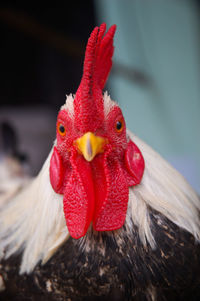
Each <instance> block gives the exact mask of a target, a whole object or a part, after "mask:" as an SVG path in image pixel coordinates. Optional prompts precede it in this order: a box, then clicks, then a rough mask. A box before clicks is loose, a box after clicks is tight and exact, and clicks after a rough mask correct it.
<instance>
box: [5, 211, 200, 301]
mask: <svg viewBox="0 0 200 301" xmlns="http://www.w3.org/2000/svg"><path fill="white" fill-rule="evenodd" d="M150 219H151V229H152V232H153V235H154V236H155V240H156V241H157V248H156V249H155V250H152V248H151V247H150V246H149V245H147V246H146V247H144V246H143V244H142V243H141V241H140V239H139V236H138V229H137V227H135V226H134V225H133V228H132V233H131V235H127V229H126V225H125V226H124V227H123V229H122V231H123V238H122V236H121V235H118V234H117V233H115V232H110V233H102V234H101V233H97V232H96V233H94V232H93V230H91V232H90V233H88V234H87V236H86V237H85V238H82V239H81V240H78V241H77V240H74V239H71V238H70V239H69V241H68V242H67V243H65V244H64V245H63V246H62V247H61V248H60V249H59V250H58V251H57V252H56V253H55V254H54V256H53V257H52V258H51V260H50V261H49V262H48V263H47V264H46V265H45V266H40V265H39V266H37V267H36V269H35V270H34V272H33V273H32V274H31V275H29V276H28V275H23V276H20V277H19V275H18V266H19V260H18V259H17V258H12V259H10V260H8V261H7V262H3V265H2V266H1V275H2V276H3V278H4V280H5V285H6V287H7V290H6V291H5V292H4V293H3V294H2V295H0V296H1V298H2V299H1V300H63V301H64V300H72V301H73V300H74V301H75V300H77V301H78V300H158V301H159V300H166V301H167V300H170V301H173V300H199V297H200V291H199V286H200V275H199V274H200V273H199V270H200V247H199V245H198V244H197V243H196V242H195V240H194V237H193V236H192V235H191V234H189V233H187V232H186V231H184V230H181V229H180V228H178V227H177V226H176V225H175V224H173V223H172V222H170V221H169V220H168V219H167V218H165V217H164V216H163V215H162V214H159V213H158V212H156V211H154V210H150ZM86 240H89V241H90V246H88V247H87V248H83V245H84V244H85V243H86ZM87 244H88V242H87ZM83 250H84V251H83Z"/></svg>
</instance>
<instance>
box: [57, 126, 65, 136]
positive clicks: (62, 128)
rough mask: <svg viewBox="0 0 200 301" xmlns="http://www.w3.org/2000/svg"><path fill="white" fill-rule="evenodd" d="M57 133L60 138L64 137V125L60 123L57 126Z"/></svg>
mask: <svg viewBox="0 0 200 301" xmlns="http://www.w3.org/2000/svg"><path fill="white" fill-rule="evenodd" d="M58 132H59V134H60V135H61V136H64V135H65V133H66V129H65V127H64V125H63V124H61V123H60V124H59V125H58Z"/></svg>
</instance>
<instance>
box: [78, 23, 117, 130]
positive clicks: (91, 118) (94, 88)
mask: <svg viewBox="0 0 200 301" xmlns="http://www.w3.org/2000/svg"><path fill="white" fill-rule="evenodd" d="M105 30H106V24H105V23H103V24H102V25H101V26H100V27H99V28H98V27H95V28H94V30H93V31H92V33H91V35H90V38H89V39H88V43H87V47H86V52H85V60H84V67H83V76H82V79H81V83H80V86H79V88H78V90H77V93H76V96H75V100H74V107H75V118H76V124H77V127H78V128H79V129H80V130H81V131H89V130H90V131H94V130H95V129H96V128H97V127H98V125H99V123H100V122H101V121H102V119H103V116H104V115H103V97H102V89H103V88H104V86H105V83H106V80H107V78H108V74H109V72H110V69H111V67H112V55H113V51H114V46H113V37H114V34H115V30H116V25H113V26H111V27H110V29H109V30H108V32H107V33H106V35H105V36H104V37H103V35H104V33H105Z"/></svg>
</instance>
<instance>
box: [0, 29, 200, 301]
mask: <svg viewBox="0 0 200 301" xmlns="http://www.w3.org/2000/svg"><path fill="white" fill-rule="evenodd" d="M115 30H116V26H115V25H113V26H111V27H110V29H109V30H108V31H107V33H106V34H105V31H106V25H105V24H102V25H101V26H100V27H96V28H95V29H94V30H93V32H92V33H91V35H90V38H89V40H88V44H87V47H86V53H85V60H84V67H83V76H82V79H81V83H80V86H79V88H78V90H77V92H76V94H75V95H69V96H67V99H66V103H65V104H64V105H63V106H62V107H61V109H60V111H59V114H58V118H57V125H56V140H55V142H54V145H53V148H52V150H51V151H50V154H49V156H48V158H47V160H46V162H45V163H44V166H43V167H42V169H41V171H40V173H39V175H38V176H37V177H36V178H35V179H33V180H32V181H31V182H30V183H29V184H27V185H26V187H25V188H23V189H22V190H21V191H20V192H19V193H18V194H16V195H15V196H12V197H10V198H8V199H7V200H6V202H5V201H4V202H3V205H2V206H1V211H0V256H1V260H2V262H1V268H0V291H1V295H0V296H1V297H2V298H4V299H5V300H29V299H30V300H152V301H153V300H154V301H156V300H199V299H198V298H199V296H200V294H199V285H200V256H199V252H200V247H199V239H200V219H199V210H200V202H199V197H198V195H197V194H196V193H195V192H194V191H193V189H192V188H191V187H190V185H189V184H188V183H187V182H186V181H185V180H184V178H183V177H182V176H181V175H180V174H179V173H178V172H177V171H176V170H174V169H173V168H172V167H171V166H170V165H169V164H168V163H167V162H166V161H165V160H164V159H163V158H161V157H160V156H159V155H158V154H157V153H156V152H155V151H154V150H152V149H151V148H150V147H149V146H148V145H146V144H145V143H144V142H143V141H141V140H140V139H139V138H138V137H137V136H135V135H134V134H133V133H131V132H130V131H129V130H128V129H126V124H125V120H124V117H123V114H122V111H121V109H120V107H119V105H118V104H117V103H116V102H115V101H113V100H111V98H110V96H109V95H108V93H107V92H105V93H104V94H103V93H102V90H103V88H104V86H105V83H106V80H107V77H108V75H109V72H110V69H111V66H112V55H113V51H114V46H113V38H114V34H115ZM11 255H12V256H11Z"/></svg>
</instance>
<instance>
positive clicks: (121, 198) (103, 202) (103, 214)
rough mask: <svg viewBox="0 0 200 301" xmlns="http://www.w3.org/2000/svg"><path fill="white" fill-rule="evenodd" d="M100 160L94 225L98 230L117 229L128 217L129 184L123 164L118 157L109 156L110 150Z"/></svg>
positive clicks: (96, 184) (96, 185) (96, 181)
mask: <svg viewBox="0 0 200 301" xmlns="http://www.w3.org/2000/svg"><path fill="white" fill-rule="evenodd" d="M98 161H99V162H98V169H97V170H98V175H97V176H96V177H95V179H94V181H95V214H94V219H93V227H94V229H95V230H97V231H111V230H116V229H119V228H121V227H122V226H123V224H124V221H125V218H126V211H127V204H128V184H127V181H126V178H125V174H124V171H123V168H122V166H121V165H120V163H119V162H118V161H117V160H116V159H112V157H111V158H109V152H108V153H107V154H105V155H104V156H102V157H99V158H98ZM95 163H97V160H96V162H95Z"/></svg>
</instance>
